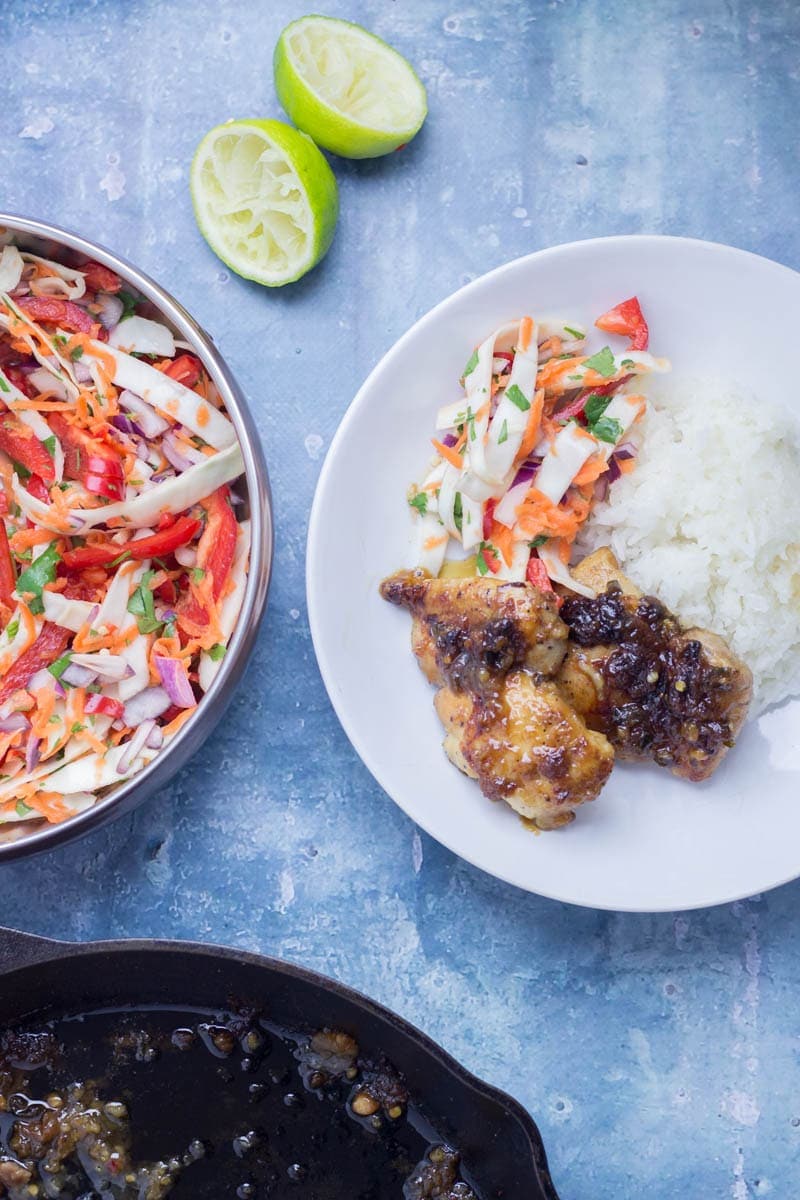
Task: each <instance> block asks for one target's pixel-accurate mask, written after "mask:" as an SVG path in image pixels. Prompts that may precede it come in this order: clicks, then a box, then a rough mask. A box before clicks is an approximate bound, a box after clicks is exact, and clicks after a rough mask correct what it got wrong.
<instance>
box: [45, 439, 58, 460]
mask: <svg viewBox="0 0 800 1200" xmlns="http://www.w3.org/2000/svg"><path fill="white" fill-rule="evenodd" d="M42 445H43V446H44V448H45V450H46V451H47V453H48V454H49V455H50V457H51V458H55V456H56V439H55V434H51V435H50V437H49V438H45V439H44V441H43V442H42Z"/></svg>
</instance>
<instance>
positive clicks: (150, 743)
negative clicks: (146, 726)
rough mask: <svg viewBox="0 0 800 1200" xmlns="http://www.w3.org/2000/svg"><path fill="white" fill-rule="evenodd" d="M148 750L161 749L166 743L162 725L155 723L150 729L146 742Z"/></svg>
mask: <svg viewBox="0 0 800 1200" xmlns="http://www.w3.org/2000/svg"><path fill="white" fill-rule="evenodd" d="M145 745H146V746H147V748H148V750H160V749H161V747H162V746H163V745H164V734H163V732H162V730H161V726H160V725H154V726H153V728H152V729H151V730H150V734H149V736H148V739H147V741H146V742H145Z"/></svg>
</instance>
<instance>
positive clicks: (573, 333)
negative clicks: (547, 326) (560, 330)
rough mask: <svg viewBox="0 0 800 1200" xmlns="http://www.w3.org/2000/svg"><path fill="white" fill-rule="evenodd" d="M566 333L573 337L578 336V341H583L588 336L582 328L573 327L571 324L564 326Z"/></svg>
mask: <svg viewBox="0 0 800 1200" xmlns="http://www.w3.org/2000/svg"><path fill="white" fill-rule="evenodd" d="M564 333H568V334H570V335H571V336H572V337H574V338H577V339H578V341H582V340H583V339H584V338H585V337H586V334H585V333H584V332H583V331H582V330H580V329H573V328H572V326H571V325H565V326H564Z"/></svg>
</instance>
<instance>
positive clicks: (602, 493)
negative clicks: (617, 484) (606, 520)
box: [593, 468, 619, 503]
mask: <svg viewBox="0 0 800 1200" xmlns="http://www.w3.org/2000/svg"><path fill="white" fill-rule="evenodd" d="M617 470H619V468H617ZM610 475H611V471H610V468H609V470H608V471H604V472H603V474H602V475H601V476H600V477H599V478H598V479H595V481H594V492H593V495H594V499H595V500H596V501H597V502H598V503H600V502H601V501H603V500H605V499H606V498H607V496H608V489H609V486H610V484H612V483H613V482H614V481H613V479H611V478H610Z"/></svg>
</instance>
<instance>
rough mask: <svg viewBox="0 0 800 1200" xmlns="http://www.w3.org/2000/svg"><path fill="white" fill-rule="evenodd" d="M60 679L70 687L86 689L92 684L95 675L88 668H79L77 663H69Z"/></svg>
mask: <svg viewBox="0 0 800 1200" xmlns="http://www.w3.org/2000/svg"><path fill="white" fill-rule="evenodd" d="M61 678H62V679H63V680H64V682H65V683H69V684H71V685H72V687H88V686H89V684H90V683H94V681H95V679H96V678H97V673H96V672H95V671H90V670H89V668H88V667H80V666H78V664H77V663H75V662H71V663H70V664H69V666H68V667H67V669H66V671H64V672H62V675H61Z"/></svg>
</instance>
